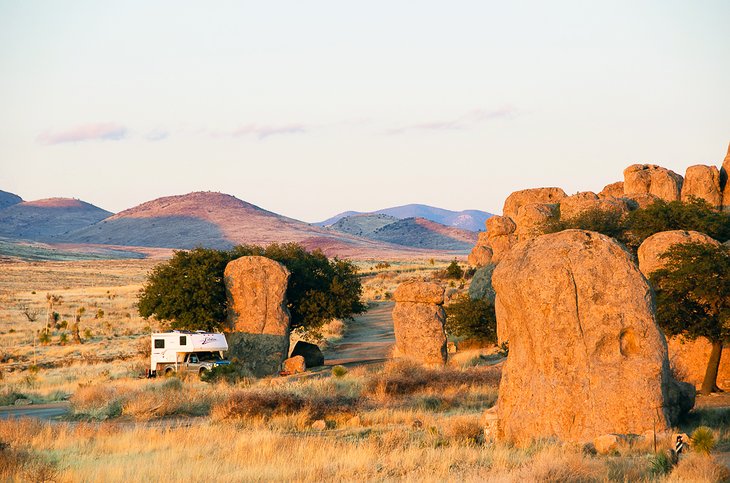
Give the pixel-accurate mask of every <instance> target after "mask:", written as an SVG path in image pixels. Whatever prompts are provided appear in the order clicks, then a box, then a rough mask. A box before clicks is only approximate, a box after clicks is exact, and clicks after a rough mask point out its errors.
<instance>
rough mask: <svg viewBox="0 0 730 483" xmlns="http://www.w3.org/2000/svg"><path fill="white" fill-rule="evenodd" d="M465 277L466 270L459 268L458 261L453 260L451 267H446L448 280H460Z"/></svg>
mask: <svg viewBox="0 0 730 483" xmlns="http://www.w3.org/2000/svg"><path fill="white" fill-rule="evenodd" d="M463 276H464V270H463V269H462V268H461V267H460V266H459V262H457V261H456V259H454V260H452V261H451V263H450V264H449V266H448V267H446V278H452V279H455V280H458V279H460V278H461V277H463Z"/></svg>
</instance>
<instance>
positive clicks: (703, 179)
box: [682, 164, 722, 208]
mask: <svg viewBox="0 0 730 483" xmlns="http://www.w3.org/2000/svg"><path fill="white" fill-rule="evenodd" d="M692 196H694V197H695V198H701V199H703V200H705V201H707V203H709V204H710V205H711V206H713V207H715V208H720V207H721V206H722V188H720V171H719V170H718V169H717V167H715V166H704V165H701V164H697V165H695V166H690V167H689V168H687V172H686V173H685V174H684V184H683V185H682V201H687V200H689V198H690V197H692Z"/></svg>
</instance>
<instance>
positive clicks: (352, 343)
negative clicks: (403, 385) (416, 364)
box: [324, 302, 395, 366]
mask: <svg viewBox="0 0 730 483" xmlns="http://www.w3.org/2000/svg"><path fill="white" fill-rule="evenodd" d="M393 305H394V304H393V303H392V302H380V303H377V304H375V306H373V307H371V308H370V310H368V311H367V312H366V313H365V314H363V315H361V316H359V317H356V318H355V321H354V322H352V323H351V324H349V330H348V331H347V333H346V334H345V336H344V337H343V338H342V339H341V340H340V341H339V342H337V343H335V344H332V345H331V346H330V347H329V348H328V349H327V350H326V351H325V354H324V357H325V365H327V366H334V365H338V364H340V365H341V364H355V363H372V362H382V361H384V360H386V359H387V358H388V353H389V351H390V348H391V347H392V346H393V344H395V335H394V333H393V318H392V316H391V312H392V311H393Z"/></svg>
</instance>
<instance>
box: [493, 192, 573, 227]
mask: <svg viewBox="0 0 730 483" xmlns="http://www.w3.org/2000/svg"><path fill="white" fill-rule="evenodd" d="M565 196H566V195H565V191H563V190H562V189H560V188H531V189H526V190H521V191H515V192H514V193H512V194H510V195H509V196H508V197H507V199H506V200H504V208H503V209H502V216H509V217H510V218H512V219H515V218H516V217H517V215H518V214H519V211H520V207H521V206H523V205H527V204H529V203H553V204H555V203H560V200H562V199H563V198H565ZM488 222H489V220H487V223H488Z"/></svg>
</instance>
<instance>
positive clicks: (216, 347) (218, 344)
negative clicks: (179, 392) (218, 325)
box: [149, 330, 230, 377]
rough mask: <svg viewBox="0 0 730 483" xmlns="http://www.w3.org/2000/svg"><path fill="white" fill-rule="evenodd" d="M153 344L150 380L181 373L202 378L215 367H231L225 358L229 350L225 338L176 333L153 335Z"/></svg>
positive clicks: (176, 331)
mask: <svg viewBox="0 0 730 483" xmlns="http://www.w3.org/2000/svg"><path fill="white" fill-rule="evenodd" d="M151 344H152V355H151V358H150V371H149V376H150V377H155V376H157V375H170V374H172V373H173V372H179V371H185V372H195V373H197V374H200V375H202V374H203V373H204V372H205V371H210V370H212V369H213V368H214V367H216V366H221V365H227V364H230V362H229V361H227V360H226V359H225V358H224V357H223V351H226V350H228V343H227V342H226V337H225V335H223V334H215V333H212V332H203V331H197V332H188V331H181V330H174V331H172V332H162V333H158V334H152V340H151Z"/></svg>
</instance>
